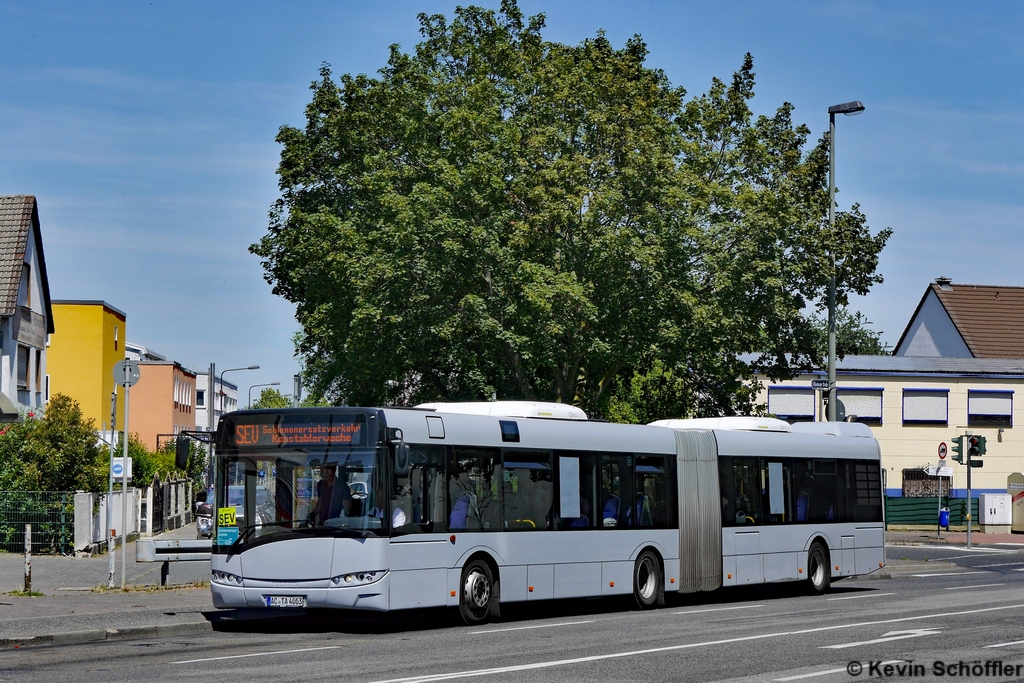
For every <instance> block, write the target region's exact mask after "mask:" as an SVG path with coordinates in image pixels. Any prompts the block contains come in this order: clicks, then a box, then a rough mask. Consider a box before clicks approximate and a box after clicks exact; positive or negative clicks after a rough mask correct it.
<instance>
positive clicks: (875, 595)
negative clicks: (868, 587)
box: [826, 593, 896, 671]
mask: <svg viewBox="0 0 1024 683" xmlns="http://www.w3.org/2000/svg"><path fill="white" fill-rule="evenodd" d="M884 595H896V594H895V593H866V594H864V595H847V596H844V597H841V598H826V600H857V599H858V598H880V597H882V596H884ZM844 671H845V669H844Z"/></svg>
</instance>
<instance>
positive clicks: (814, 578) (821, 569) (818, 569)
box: [807, 542, 832, 594]
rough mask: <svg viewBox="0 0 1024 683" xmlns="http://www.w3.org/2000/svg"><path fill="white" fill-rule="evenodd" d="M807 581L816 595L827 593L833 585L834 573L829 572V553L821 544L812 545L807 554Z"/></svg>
mask: <svg viewBox="0 0 1024 683" xmlns="http://www.w3.org/2000/svg"><path fill="white" fill-rule="evenodd" d="M807 581H808V583H809V585H810V589H811V591H812V592H814V593H818V594H821V593H827V592H828V589H829V587H830V586H831V585H832V572H831V571H829V564H828V551H827V550H825V548H823V547H822V545H821V544H820V543H817V542H815V543H812V544H811V549H810V550H809V551H808V553H807Z"/></svg>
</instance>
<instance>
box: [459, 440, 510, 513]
mask: <svg viewBox="0 0 1024 683" xmlns="http://www.w3.org/2000/svg"><path fill="white" fill-rule="evenodd" d="M499 463H500V455H499V453H498V450H497V449H492V448H455V449H453V450H452V458H451V461H450V462H449V466H448V528H449V530H450V531H456V530H464V531H500V530H501V489H500V488H499V482H500V481H501V479H500V476H501V472H500V470H501V465H500V464H499Z"/></svg>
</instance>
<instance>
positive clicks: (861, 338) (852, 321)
mask: <svg viewBox="0 0 1024 683" xmlns="http://www.w3.org/2000/svg"><path fill="white" fill-rule="evenodd" d="M811 322H812V324H813V325H814V334H815V336H816V337H817V343H816V344H817V347H818V348H819V349H820V353H821V355H823V356H825V355H827V354H828V315H827V314H826V315H813V316H811ZM872 324H873V323H872V322H871V321H870V320H868V319H867V317H865V315H864V314H863V313H861V312H860V311H854V312H853V313H850V310H849V309H848V308H837V309H836V357H837V358H843V357H845V356H848V355H850V356H887V355H889V354H890V353H891V352H892V349H891V348H889V345H888V344H886V343H884V342H883V341H882V332H876V331H875V330H874V329H872V327H871V325H872Z"/></svg>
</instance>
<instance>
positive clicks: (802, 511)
mask: <svg viewBox="0 0 1024 683" xmlns="http://www.w3.org/2000/svg"><path fill="white" fill-rule="evenodd" d="M810 502H811V497H810V496H809V495H807V492H806V491H805V492H803V493H801V494H800V495H798V496H797V497H796V521H798V522H806V521H807V506H808V504H809V503H810Z"/></svg>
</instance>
